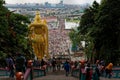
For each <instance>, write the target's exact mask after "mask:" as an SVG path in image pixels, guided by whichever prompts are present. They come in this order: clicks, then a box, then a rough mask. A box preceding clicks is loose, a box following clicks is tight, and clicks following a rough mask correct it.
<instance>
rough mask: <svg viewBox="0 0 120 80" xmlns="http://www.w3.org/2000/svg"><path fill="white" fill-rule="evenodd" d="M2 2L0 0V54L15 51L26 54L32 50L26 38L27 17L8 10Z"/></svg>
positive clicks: (13, 52)
mask: <svg viewBox="0 0 120 80" xmlns="http://www.w3.org/2000/svg"><path fill="white" fill-rule="evenodd" d="M4 4H5V1H4V0H0V36H1V37H0V46H1V47H0V52H1V53H0V56H2V54H3V53H4V54H8V53H11V54H12V55H15V54H16V52H21V53H23V54H25V55H26V54H27V55H28V54H30V53H31V52H32V50H31V47H30V46H29V42H28V39H27V36H28V23H29V22H30V21H29V18H27V17H26V16H23V15H20V14H15V13H13V12H14V11H12V12H11V11H9V10H8V9H7V8H6V7H5V6H4ZM3 56H4V55H3Z"/></svg>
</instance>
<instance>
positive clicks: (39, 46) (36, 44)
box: [29, 11, 49, 60]
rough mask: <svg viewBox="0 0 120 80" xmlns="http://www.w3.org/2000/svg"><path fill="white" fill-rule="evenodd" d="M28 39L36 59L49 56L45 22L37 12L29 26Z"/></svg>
mask: <svg viewBox="0 0 120 80" xmlns="http://www.w3.org/2000/svg"><path fill="white" fill-rule="evenodd" d="M29 39H30V41H31V45H32V48H33V52H34V54H35V55H36V57H37V58H38V59H40V60H41V59H43V57H44V56H46V57H48V56H49V54H48V27H47V22H46V20H42V19H41V17H40V13H39V11H37V12H36V16H35V18H34V21H33V22H32V23H31V24H30V25H29Z"/></svg>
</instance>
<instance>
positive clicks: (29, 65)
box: [27, 60, 33, 80]
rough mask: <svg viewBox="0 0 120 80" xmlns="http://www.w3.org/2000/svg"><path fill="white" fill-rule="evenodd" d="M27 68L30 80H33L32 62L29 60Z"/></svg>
mask: <svg viewBox="0 0 120 80" xmlns="http://www.w3.org/2000/svg"><path fill="white" fill-rule="evenodd" d="M27 67H28V68H30V69H31V70H30V80H33V60H29V61H28V64H27Z"/></svg>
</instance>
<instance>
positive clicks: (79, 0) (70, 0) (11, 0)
mask: <svg viewBox="0 0 120 80" xmlns="http://www.w3.org/2000/svg"><path fill="white" fill-rule="evenodd" d="M60 1H61V0H5V2H6V3H7V4H16V3H18V4H20V3H45V2H49V3H59V2H60ZM62 1H63V3H64V4H85V3H89V4H91V3H92V2H93V1H95V0H62ZM96 1H97V2H98V3H100V1H101V0H96Z"/></svg>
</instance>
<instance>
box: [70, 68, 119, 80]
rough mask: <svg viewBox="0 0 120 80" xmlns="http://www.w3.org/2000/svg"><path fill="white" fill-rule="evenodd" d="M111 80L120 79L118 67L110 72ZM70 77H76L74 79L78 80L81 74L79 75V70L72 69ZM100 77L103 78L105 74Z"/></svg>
mask: <svg viewBox="0 0 120 80" xmlns="http://www.w3.org/2000/svg"><path fill="white" fill-rule="evenodd" d="M112 74H113V75H112V78H120V67H115V68H113V70H112ZM71 75H72V76H73V77H76V78H79V79H80V76H82V74H80V70H79V69H73V70H72V71H71ZM92 76H93V75H92ZM102 77H105V72H104V73H103V76H102Z"/></svg>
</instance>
